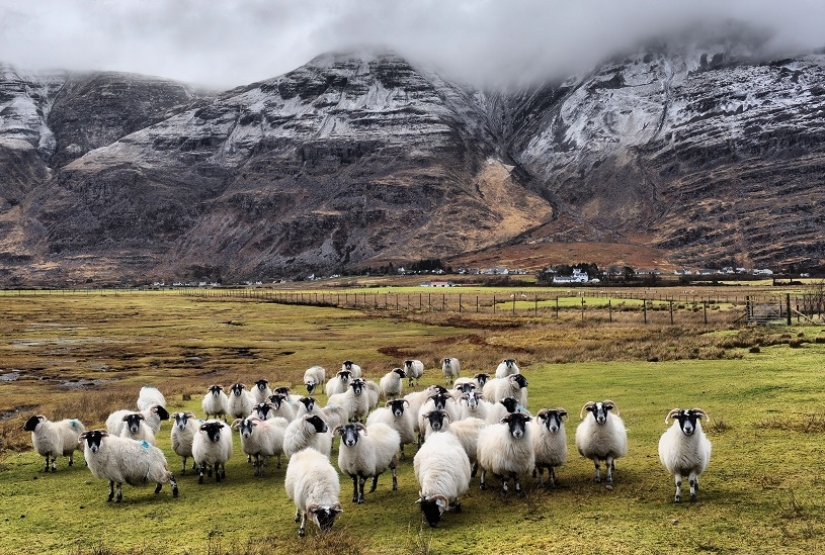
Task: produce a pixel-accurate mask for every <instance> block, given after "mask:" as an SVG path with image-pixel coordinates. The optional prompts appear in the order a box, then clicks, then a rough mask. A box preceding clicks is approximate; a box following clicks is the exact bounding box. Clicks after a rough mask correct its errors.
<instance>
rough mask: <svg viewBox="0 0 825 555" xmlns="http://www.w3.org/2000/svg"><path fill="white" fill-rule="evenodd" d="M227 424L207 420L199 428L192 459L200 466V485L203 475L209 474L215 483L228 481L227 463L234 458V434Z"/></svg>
mask: <svg viewBox="0 0 825 555" xmlns="http://www.w3.org/2000/svg"><path fill="white" fill-rule="evenodd" d="M224 428H228V426H227V424H226V423H224V422H221V421H220V420H207V421H206V422H204V423H203V424H201V425H200V427H199V428H198V433H196V434H195V439H194V441H193V442H192V457H193V458H194V459H195V464H196V465H198V475H199V477H198V483H199V484H202V483H203V475H204V473H206V472H208V473H209V476H210V477H211V476H212V471H213V470H214V472H215V481H216V482H220V481H221V480H222V479H226V461H228V460H229V458H230V457H231V456H232V434H231V433H230V432H229V430H224Z"/></svg>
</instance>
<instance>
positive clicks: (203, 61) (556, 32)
mask: <svg viewBox="0 0 825 555" xmlns="http://www.w3.org/2000/svg"><path fill="white" fill-rule="evenodd" d="M822 21H825V3H823V2H820V1H818V0H786V1H782V2H780V1H776V0H689V1H685V0H621V1H617V0H453V1H445V0H419V1H409V0H300V1H294V0H38V1H37V2H32V1H31V0H0V61H3V62H7V63H11V64H13V65H15V66H18V67H21V68H33V69H43V68H66V69H73V70H114V71H126V72H134V73H143V74H149V75H157V76H162V77H167V78H171V79H177V80H180V81H186V82H190V83H198V84H203V85H207V86H212V87H216V88H228V87H232V86H237V85H242V84H247V83H250V82H253V81H257V80H262V79H267V78H270V77H273V76H276V75H280V74H282V73H285V72H287V71H290V70H292V69H294V68H295V67H298V66H300V65H302V64H304V63H306V62H307V61H308V60H310V59H311V58H313V57H315V56H317V55H319V54H322V53H324V52H328V51H338V50H346V49H350V48H354V47H363V46H370V47H375V46H384V47H387V48H391V49H394V50H396V51H398V52H399V53H401V54H402V55H405V56H408V57H410V58H411V59H413V60H415V61H417V62H419V63H426V64H431V65H434V66H436V67H439V68H441V69H442V70H443V71H445V72H447V73H448V74H451V75H454V76H456V77H459V78H462V79H468V80H472V81H475V82H479V83H485V82H493V81H495V82H517V81H524V80H535V79H545V78H548V77H555V76H560V75H564V74H567V73H570V72H575V71H581V70H584V69H587V68H589V67H592V66H593V65H594V64H596V63H598V62H599V61H600V60H602V59H604V58H606V57H607V56H609V55H610V54H611V53H614V52H616V51H619V50H625V49H628V48H632V47H633V46H634V45H636V44H638V43H639V42H640V41H645V40H650V39H653V38H656V37H668V36H673V35H674V34H675V33H681V32H684V31H685V30H686V29H694V30H696V31H701V30H703V29H709V28H712V29H719V28H725V25H730V24H731V22H736V23H737V26H735V27H736V28H740V27H738V25H739V24H742V25H744V26H745V27H746V28H748V29H753V30H756V31H758V32H759V33H760V34H761V36H762V37H763V38H764V39H765V41H764V44H763V45H762V46H763V47H764V48H766V49H768V50H769V51H773V52H790V53H793V52H800V51H807V50H811V49H817V48H821V47H823V46H825V26H823V25H822V24H821V22H822ZM732 28H733V27H732Z"/></svg>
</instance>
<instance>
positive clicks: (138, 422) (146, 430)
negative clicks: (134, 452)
mask: <svg viewBox="0 0 825 555" xmlns="http://www.w3.org/2000/svg"><path fill="white" fill-rule="evenodd" d="M123 424H124V426H123V429H122V430H121V431H120V437H127V438H129V439H133V440H135V441H146V442H147V443H149V445H155V444H156V441H155V434H153V433H152V429H151V428H150V427H149V426H148V425H147V424H146V417H145V416H143V414H142V413H140V412H132V413H129V414H127V415H126V416H124V417H123Z"/></svg>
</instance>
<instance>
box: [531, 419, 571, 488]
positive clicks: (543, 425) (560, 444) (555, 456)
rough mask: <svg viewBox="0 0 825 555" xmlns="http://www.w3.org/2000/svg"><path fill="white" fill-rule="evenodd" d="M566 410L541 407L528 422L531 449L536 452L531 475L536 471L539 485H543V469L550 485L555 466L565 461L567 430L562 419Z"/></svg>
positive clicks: (553, 481) (553, 480)
mask: <svg viewBox="0 0 825 555" xmlns="http://www.w3.org/2000/svg"><path fill="white" fill-rule="evenodd" d="M565 419H567V411H566V410H564V409H563V408H561V407H559V408H556V409H541V410H540V411H539V412H538V414H536V419H535V420H533V421H532V422H530V427H531V428H532V431H531V436H532V438H533V451H534V452H535V454H536V467H535V469H534V470H533V476H536V474H537V473H538V476H539V480H540V482H539V485H542V486H543V485H544V469H545V468H546V469H547V473H548V474H549V475H550V485H551V486H555V485H556V470H555V468H556V467H557V466H562V465H563V464H564V463H565V462H567V432H566V431H565V429H564V421H565Z"/></svg>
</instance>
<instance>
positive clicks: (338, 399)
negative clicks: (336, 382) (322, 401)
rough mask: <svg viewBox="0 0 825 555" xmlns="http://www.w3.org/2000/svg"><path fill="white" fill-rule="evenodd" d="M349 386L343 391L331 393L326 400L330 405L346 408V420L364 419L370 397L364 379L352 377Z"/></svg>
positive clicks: (368, 408)
mask: <svg viewBox="0 0 825 555" xmlns="http://www.w3.org/2000/svg"><path fill="white" fill-rule="evenodd" d="M349 385H350V387H349V389H348V390H347V391H345V392H344V393H336V394H335V395H332V396H331V397H330V398H329V399H328V401H329V404H331V405H341V406H343V407H346V409H347V420H348V421H354V420H358V421H364V420H366V419H367V414H369V412H370V397H369V393H368V392H367V385H366V381H365V380H363V379H361V378H353V379H352V380H351V381H350V384H349Z"/></svg>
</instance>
